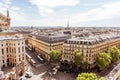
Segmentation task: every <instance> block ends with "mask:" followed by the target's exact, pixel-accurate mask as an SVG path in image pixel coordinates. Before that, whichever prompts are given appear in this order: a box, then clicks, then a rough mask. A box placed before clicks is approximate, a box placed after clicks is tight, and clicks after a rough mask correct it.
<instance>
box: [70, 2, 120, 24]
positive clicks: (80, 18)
mask: <svg viewBox="0 0 120 80" xmlns="http://www.w3.org/2000/svg"><path fill="white" fill-rule="evenodd" d="M119 8H120V1H119V2H113V3H108V4H104V5H102V6H101V7H98V8H94V9H91V10H88V11H87V12H83V13H81V12H80V13H77V14H74V15H73V16H72V17H71V21H72V22H73V23H80V22H90V21H99V20H104V19H110V18H113V17H115V16H120V9H119Z"/></svg>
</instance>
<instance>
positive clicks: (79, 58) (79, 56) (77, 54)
mask: <svg viewBox="0 0 120 80" xmlns="http://www.w3.org/2000/svg"><path fill="white" fill-rule="evenodd" d="M82 60H83V55H82V53H81V52H80V51H79V50H77V49H76V50H75V51H74V63H75V65H76V66H78V67H79V66H80V65H81V64H82Z"/></svg>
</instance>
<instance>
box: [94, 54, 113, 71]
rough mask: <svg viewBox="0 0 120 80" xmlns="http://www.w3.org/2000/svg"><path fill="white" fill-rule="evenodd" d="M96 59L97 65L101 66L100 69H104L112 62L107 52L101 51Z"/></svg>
mask: <svg viewBox="0 0 120 80" xmlns="http://www.w3.org/2000/svg"><path fill="white" fill-rule="evenodd" d="M96 59H97V60H96V62H97V66H98V67H99V68H100V70H103V69H104V68H106V67H107V66H108V65H109V64H110V63H111V57H110V55H109V54H107V53H105V52H103V53H99V55H98V56H97V58H96Z"/></svg>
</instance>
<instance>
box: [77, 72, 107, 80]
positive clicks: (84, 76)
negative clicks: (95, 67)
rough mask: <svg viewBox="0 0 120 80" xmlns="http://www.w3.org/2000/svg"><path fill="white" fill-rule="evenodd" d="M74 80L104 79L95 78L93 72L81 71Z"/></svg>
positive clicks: (101, 79) (102, 78)
mask: <svg viewBox="0 0 120 80" xmlns="http://www.w3.org/2000/svg"><path fill="white" fill-rule="evenodd" d="M76 80H105V79H104V77H101V78H97V76H96V74H95V73H81V74H78V77H77V78H76Z"/></svg>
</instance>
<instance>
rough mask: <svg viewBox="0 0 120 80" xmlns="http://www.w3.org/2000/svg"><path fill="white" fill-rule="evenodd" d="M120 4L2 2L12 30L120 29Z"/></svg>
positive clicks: (71, 0)
mask: <svg viewBox="0 0 120 80" xmlns="http://www.w3.org/2000/svg"><path fill="white" fill-rule="evenodd" d="M119 7H120V1H119V0H114V1H113V0H109V1H107V0H101V1H99V0H90V1H88V0H60V1H59V0H49V1H47V0H44V1H43V0H1V1H0V11H1V12H2V13H4V14H5V13H6V10H7V8H8V9H9V11H10V16H11V18H12V21H11V26H67V20H69V23H70V26H71V27H72V26H73V27H74V26H86V27H88V26H94V27H95V26H98V27H101V26H103V27H104V26H107V27H111V26H112V27H114V26H115V27H119V26H120V24H119V20H120V9H119Z"/></svg>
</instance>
